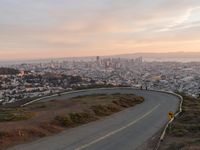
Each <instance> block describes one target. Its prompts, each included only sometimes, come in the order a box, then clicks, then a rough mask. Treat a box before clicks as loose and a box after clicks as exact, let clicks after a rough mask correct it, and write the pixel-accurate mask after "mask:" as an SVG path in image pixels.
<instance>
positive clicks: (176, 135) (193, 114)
mask: <svg viewBox="0 0 200 150" xmlns="http://www.w3.org/2000/svg"><path fill="white" fill-rule="evenodd" d="M182 96H183V98H184V102H183V113H182V114H181V115H180V116H178V117H177V118H176V119H175V121H174V122H173V123H172V125H171V126H170V128H169V129H168V130H167V136H166V138H165V140H164V142H163V143H161V148H160V150H200V100H199V99H195V98H193V97H189V96H186V95H184V94H182Z"/></svg>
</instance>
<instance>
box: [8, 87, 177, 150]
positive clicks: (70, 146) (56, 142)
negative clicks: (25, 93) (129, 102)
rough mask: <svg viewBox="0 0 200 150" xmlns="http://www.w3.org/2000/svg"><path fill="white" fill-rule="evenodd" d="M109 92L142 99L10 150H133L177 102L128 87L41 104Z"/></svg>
mask: <svg viewBox="0 0 200 150" xmlns="http://www.w3.org/2000/svg"><path fill="white" fill-rule="evenodd" d="M113 93H122V94H130V93H133V94H135V95H139V96H143V97H144V98H145V101H144V103H142V104H140V105H137V106H135V107H133V108H129V109H126V110H124V111H121V112H119V113H116V114H114V115H111V116H109V117H106V118H105V119H102V120H99V121H96V122H92V123H88V124H86V125H82V126H79V127H76V128H72V129H69V130H67V131H64V132H62V133H60V134H57V135H55V136H52V137H46V138H43V139H40V140H37V141H35V142H32V143H29V144H24V145H19V146H16V147H13V148H10V150H134V149H136V148H137V147H139V146H140V145H142V144H144V143H145V142H146V141H147V140H148V139H149V138H151V137H152V136H153V135H155V134H156V133H157V132H158V131H159V130H160V129H161V128H162V127H164V125H165V124H166V123H167V121H168V118H167V114H168V112H169V111H173V112H176V111H177V109H178V106H179V102H180V101H179V98H178V97H176V96H174V95H172V94H167V93H163V92H156V91H146V90H135V89H131V88H114V89H95V90H94V89H93V90H83V91H79V92H69V93H66V94H65V95H62V96H61V97H52V98H47V99H44V101H48V100H51V99H58V100H63V99H65V100H67V99H70V98H72V97H77V96H84V95H90V94H113Z"/></svg>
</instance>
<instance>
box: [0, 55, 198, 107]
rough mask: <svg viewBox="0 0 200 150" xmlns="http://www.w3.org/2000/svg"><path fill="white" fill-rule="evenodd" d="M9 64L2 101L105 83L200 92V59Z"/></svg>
mask: <svg viewBox="0 0 200 150" xmlns="http://www.w3.org/2000/svg"><path fill="white" fill-rule="evenodd" d="M6 67H7V68H12V69H13V70H12V69H9V70H6V68H2V69H1V70H0V79H1V80H0V101H1V104H6V103H11V102H15V101H19V100H22V99H35V98H38V97H43V96H47V95H52V94H59V93H62V92H66V91H71V90H75V89H83V88H91V87H106V86H130V87H135V88H141V87H143V89H146V88H148V89H155V90H166V91H174V92H176V91H178V92H185V93H187V94H189V95H192V96H195V97H198V96H199V93H200V89H199V88H200V86H199V85H200V63H198V62H190V63H181V62H144V61H143V60H142V57H139V58H135V59H124V58H101V57H99V56H97V57H96V58H95V59H90V60H68V59H66V60H56V61H55V60H54V61H50V62H43V63H26V64H25V63H24V64H17V65H9V66H6ZM5 70H6V71H5Z"/></svg>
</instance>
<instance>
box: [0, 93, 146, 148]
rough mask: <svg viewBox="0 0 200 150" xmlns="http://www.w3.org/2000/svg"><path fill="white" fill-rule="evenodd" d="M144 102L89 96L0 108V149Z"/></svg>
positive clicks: (128, 97) (125, 97)
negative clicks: (20, 106) (21, 106)
mask: <svg viewBox="0 0 200 150" xmlns="http://www.w3.org/2000/svg"><path fill="white" fill-rule="evenodd" d="M143 101H144V99H143V97H138V96H135V95H130V94H126V95H121V94H114V95H93V96H84V97H77V98H73V99H70V100H66V101H64V100H52V101H49V102H37V103H33V104H31V105H28V106H26V107H23V108H18V109H15V108H4V109H0V114H1V115H0V149H6V148H7V147H9V146H13V145H16V144H21V143H24V142H28V141H32V140H35V139H38V138H41V137H45V136H49V135H53V134H55V133H58V132H61V131H63V130H65V129H66V128H71V127H75V126H78V125H82V124H85V123H88V122H91V121H95V120H98V119H100V118H102V117H104V116H108V115H111V114H113V113H116V112H119V111H121V110H124V109H126V108H129V107H133V106H135V105H137V104H139V103H142V102H143Z"/></svg>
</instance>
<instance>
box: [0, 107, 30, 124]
mask: <svg viewBox="0 0 200 150" xmlns="http://www.w3.org/2000/svg"><path fill="white" fill-rule="evenodd" d="M33 116H34V113H30V112H27V111H23V110H21V109H8V108H4V109H3V108H2V109H0V122H7V121H21V120H27V119H30V118H32V117H33Z"/></svg>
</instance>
